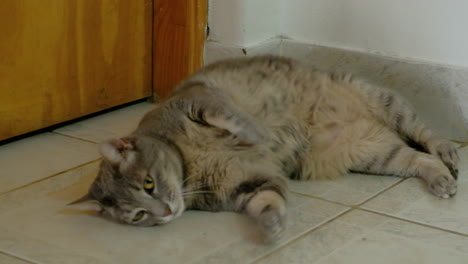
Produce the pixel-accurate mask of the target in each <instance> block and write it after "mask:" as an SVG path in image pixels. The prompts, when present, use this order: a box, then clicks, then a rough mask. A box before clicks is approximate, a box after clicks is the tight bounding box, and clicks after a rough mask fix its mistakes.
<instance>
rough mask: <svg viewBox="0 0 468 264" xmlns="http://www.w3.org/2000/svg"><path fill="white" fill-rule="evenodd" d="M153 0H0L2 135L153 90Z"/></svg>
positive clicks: (101, 107)
mask: <svg viewBox="0 0 468 264" xmlns="http://www.w3.org/2000/svg"><path fill="white" fill-rule="evenodd" d="M152 13H153V9H152V0H0V140H2V139H7V138H10V137H13V136H15V135H19V134H22V133H25V132H29V131H33V130H36V129H40V128H44V127H47V126H50V125H53V124H57V123H60V122H63V121H66V120H71V119H73V118H76V117H80V116H84V115H87V114H90V113H94V112H97V111H100V110H103V109H106V108H110V107H112V106H116V105H119V104H122V103H126V102H130V101H134V100H137V99H141V98H144V97H148V96H151V95H152V68H151V64H152Z"/></svg>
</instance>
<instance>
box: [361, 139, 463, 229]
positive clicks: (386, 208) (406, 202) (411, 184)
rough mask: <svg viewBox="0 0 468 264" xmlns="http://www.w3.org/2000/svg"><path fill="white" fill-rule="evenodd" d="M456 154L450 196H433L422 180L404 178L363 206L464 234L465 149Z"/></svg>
mask: <svg viewBox="0 0 468 264" xmlns="http://www.w3.org/2000/svg"><path fill="white" fill-rule="evenodd" d="M459 155H460V158H461V162H460V166H459V171H460V174H459V178H458V192H457V195H455V197H454V198H452V199H440V198H437V197H435V196H434V195H431V194H430V193H429V192H428V190H427V187H426V185H425V184H424V183H423V181H422V180H420V179H408V180H406V181H404V182H403V183H401V184H399V185H397V186H395V187H394V188H392V189H390V190H389V191H387V192H385V193H383V194H381V195H379V196H378V197H376V198H374V199H372V200H370V201H369V202H367V203H366V204H364V205H363V207H364V208H367V209H369V210H374V211H378V212H381V213H385V214H390V215H394V216H397V217H401V218H405V219H409V220H412V221H416V222H421V223H424V224H428V225H432V226H435V227H439V228H444V229H448V230H451V231H455V232H460V233H463V234H467V235H468V211H467V208H468V148H462V149H459Z"/></svg>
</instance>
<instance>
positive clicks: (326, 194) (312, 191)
mask: <svg viewBox="0 0 468 264" xmlns="http://www.w3.org/2000/svg"><path fill="white" fill-rule="evenodd" d="M400 180H401V179H400V178H397V177H390V176H377V175H365V174H348V175H345V176H343V177H340V178H337V179H334V180H322V181H290V183H289V189H290V190H291V191H293V192H296V193H301V194H306V195H312V196H316V197H320V198H324V199H327V200H330V201H334V202H339V203H343V204H346V205H358V204H360V203H362V202H364V201H366V200H367V199H369V198H371V197H372V196H374V195H376V194H377V193H379V192H381V191H383V190H385V189H386V188H388V187H390V186H392V185H393V184H395V183H397V182H398V181H400Z"/></svg>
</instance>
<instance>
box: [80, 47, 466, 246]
mask: <svg viewBox="0 0 468 264" xmlns="http://www.w3.org/2000/svg"><path fill="white" fill-rule="evenodd" d="M408 141H412V142H415V143H417V144H418V145H419V146H421V148H422V149H423V151H424V152H423V151H418V150H416V149H415V148H412V147H410V146H409V145H408V143H407V142H408ZM101 153H102V156H103V158H104V159H103V161H102V163H101V168H100V171H99V175H98V176H97V178H96V179H95V182H94V183H93V184H92V186H91V187H90V189H89V192H88V194H86V195H85V196H84V197H83V198H81V199H79V200H77V201H76V202H75V203H84V202H87V203H90V202H91V203H96V204H97V205H98V206H99V208H100V210H101V212H103V213H104V214H106V215H108V216H110V217H111V218H113V219H115V220H118V221H119V222H123V223H127V224H131V225H139V226H152V225H157V224H164V223H167V222H169V221H171V220H173V219H175V218H177V217H179V216H180V215H181V214H182V212H183V211H184V210H186V209H197V210H208V211H235V212H240V213H245V214H247V215H249V216H251V217H252V218H253V219H255V221H256V222H257V223H258V226H259V228H260V230H261V231H262V233H263V235H264V237H265V238H266V240H267V241H270V242H271V241H274V240H276V239H277V238H278V237H279V236H280V234H281V233H282V231H283V230H284V226H285V214H286V207H285V201H286V196H287V185H286V179H287V178H290V179H293V180H311V179H324V178H326V179H332V178H335V177H337V176H340V175H343V174H345V173H347V172H348V171H357V172H364V173H370V174H384V175H395V176H399V177H405V178H406V177H420V178H422V179H423V180H424V181H425V182H426V183H427V186H428V189H429V190H430V191H431V192H432V193H433V194H434V195H436V196H439V197H442V198H449V197H452V196H453V195H455V193H456V191H457V184H456V179H457V173H458V171H457V162H458V155H457V151H456V148H455V147H454V146H453V145H452V144H451V143H450V142H449V141H447V140H445V139H443V138H441V137H440V136H438V135H436V133H434V132H433V131H431V130H430V129H428V128H427V127H426V126H425V125H424V124H423V123H422V122H421V121H420V120H419V119H418V117H417V116H416V114H415V113H414V112H413V111H412V110H411V109H410V107H409V106H408V105H407V104H406V103H405V102H404V101H403V100H402V99H401V98H400V97H397V96H396V95H395V94H393V93H392V92H390V91H388V90H385V89H382V88H380V87H374V86H371V85H369V84H367V83H364V82H362V81H358V80H353V79H352V77H351V76H350V75H339V74H332V75H329V74H324V73H321V72H318V71H316V70H314V69H311V68H310V67H307V66H305V65H302V64H301V63H299V62H297V61H294V60H291V59H287V58H282V57H274V56H260V57H252V58H242V59H231V60H226V61H221V62H218V63H214V64H212V65H209V66H207V67H204V68H203V69H201V70H200V71H198V72H197V73H195V74H194V75H193V76H191V77H190V78H189V79H188V80H186V81H185V82H183V83H182V84H181V85H180V86H178V87H177V88H176V89H175V92H174V93H173V94H172V96H171V97H170V98H169V99H167V100H166V101H165V102H163V103H160V104H158V105H157V106H156V108H155V109H154V110H152V111H151V112H149V113H147V114H146V116H145V117H144V118H143V119H142V120H141V122H140V124H139V126H138V128H137V129H136V130H135V131H134V132H133V133H131V134H130V135H129V136H127V137H124V138H120V139H113V140H109V141H107V142H105V143H103V144H102V145H101Z"/></svg>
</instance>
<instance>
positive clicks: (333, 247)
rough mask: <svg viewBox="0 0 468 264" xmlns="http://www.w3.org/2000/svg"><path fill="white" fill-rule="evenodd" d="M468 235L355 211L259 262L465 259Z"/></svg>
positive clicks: (426, 263)
mask: <svg viewBox="0 0 468 264" xmlns="http://www.w3.org/2000/svg"><path fill="white" fill-rule="evenodd" d="M467 260H468V237H463V236H459V235H455V234H451V233H447V232H443V231H440V230H436V229H431V228H428V227H423V226H418V225H415V224H412V223H408V222H404V221H400V220H395V219H391V218H388V217H385V216H380V215H376V214H372V213H368V212H364V211H360V210H353V211H352V212H350V213H348V214H346V215H344V216H342V217H340V218H337V219H336V220H334V221H333V222H331V223H330V224H328V225H325V226H324V227H322V228H320V229H318V230H316V231H314V232H311V233H309V234H307V235H306V236H304V237H302V238H301V239H299V240H298V241H296V242H295V243H293V244H291V245H289V246H288V247H286V248H284V249H282V250H279V251H277V252H275V253H273V254H271V255H270V256H268V257H267V258H265V259H263V260H261V261H260V262H258V263H262V264H263V263H264V264H267V263H268V264H276V263H278V264H279V263H353V264H354V263H356V264H362V263H388V264H394V263H415V264H416V263H421V264H422V263H424V264H431V263H434V264H439V263H451V264H455V263H460V264H462V263H466V261H467Z"/></svg>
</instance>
